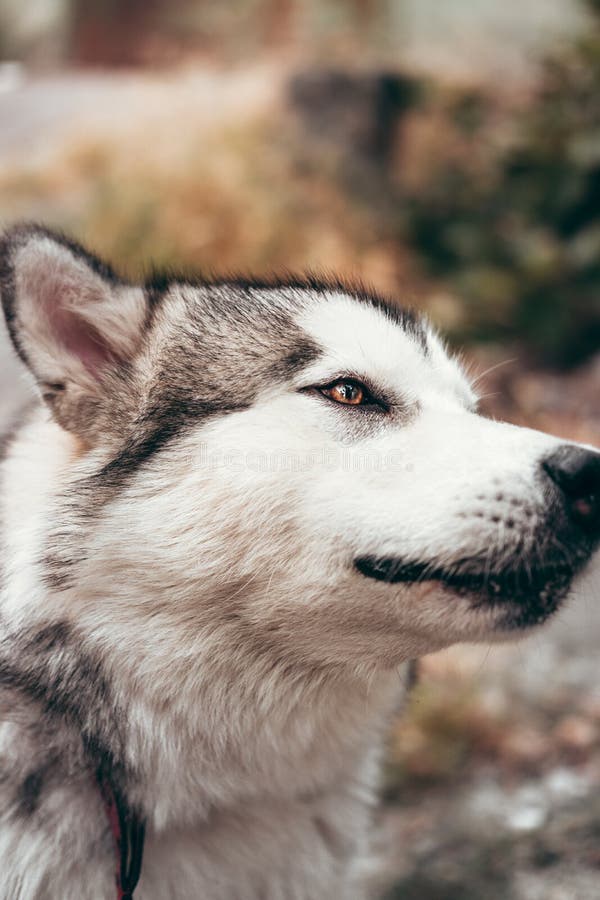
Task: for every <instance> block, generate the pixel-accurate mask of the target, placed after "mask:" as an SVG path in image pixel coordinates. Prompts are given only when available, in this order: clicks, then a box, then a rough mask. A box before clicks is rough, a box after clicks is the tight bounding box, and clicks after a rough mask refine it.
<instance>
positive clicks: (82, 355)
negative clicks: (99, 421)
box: [46, 303, 116, 378]
mask: <svg viewBox="0 0 600 900" xmlns="http://www.w3.org/2000/svg"><path fill="white" fill-rule="evenodd" d="M46 313H47V315H48V318H49V319H50V325H51V328H52V332H53V334H54V336H55V338H56V340H57V341H58V342H59V343H60V344H61V345H62V346H63V347H64V348H65V350H67V351H68V352H69V353H70V354H72V355H73V356H76V357H77V358H78V359H79V360H81V362H82V364H83V365H84V366H85V368H86V369H87V370H88V372H90V374H91V375H93V376H94V377H95V378H98V377H100V376H101V374H102V370H103V369H106V367H107V366H109V365H110V364H111V363H114V362H115V360H116V358H115V355H114V353H112V352H111V349H110V346H109V344H108V343H107V341H106V340H105V339H104V338H103V337H101V335H99V334H98V332H97V331H94V329H93V328H92V327H91V326H90V325H89V324H88V323H87V322H86V321H85V320H84V319H81V318H79V316H77V315H76V314H75V313H73V312H71V311H70V310H67V309H65V308H64V307H62V306H60V305H58V304H55V303H52V304H47V307H46Z"/></svg>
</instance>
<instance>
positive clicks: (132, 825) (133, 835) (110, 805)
mask: <svg viewBox="0 0 600 900" xmlns="http://www.w3.org/2000/svg"><path fill="white" fill-rule="evenodd" d="M97 779H98V787H99V788H100V793H101V795H102V800H103V802H104V809H105V811H106V817H107V819H108V822H109V824H110V830H111V832H112V836H113V841H114V845H115V856H116V873H115V874H116V885H117V900H132V897H133V892H134V890H135V887H136V885H137V883H138V881H139V880H140V872H141V871H142V855H143V852H144V834H145V830H146V826H145V822H144V821H143V819H140V818H139V817H138V816H136V814H135V813H134V812H133V810H131V809H130V808H129V807H128V806H127V803H126V802H125V800H124V798H123V797H122V796H121V794H120V792H119V791H118V790H117V789H116V788H115V785H114V784H113V782H112V781H111V780H110V778H109V777H107V776H106V775H105V774H103V773H101V772H99V773H98V776H97Z"/></svg>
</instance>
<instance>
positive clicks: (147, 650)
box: [0, 227, 597, 900]
mask: <svg viewBox="0 0 600 900" xmlns="http://www.w3.org/2000/svg"><path fill="white" fill-rule="evenodd" d="M0 293H1V297H2V302H3V306H4V309H5V313H6V319H7V323H8V326H9V330H10V333H11V337H12V340H13V343H14V346H15V348H16V350H17V352H18V353H19V355H20V356H21V358H22V359H23V361H24V363H25V364H26V365H27V367H28V368H29V370H30V372H31V373H32V375H33V377H34V379H35V381H36V384H37V386H38V390H39V396H40V400H39V402H38V403H37V404H36V405H35V407H34V408H33V409H32V410H30V411H29V413H28V415H27V418H26V421H25V422H24V423H23V424H22V425H21V427H20V428H19V429H18V430H17V431H16V432H15V433H14V435H13V436H12V438H11V439H10V441H9V442H8V447H7V450H6V455H5V460H4V463H3V466H2V488H1V492H0V502H1V513H0V517H1V521H2V557H1V559H2V567H3V571H2V583H1V595H0V686H1V690H0V871H1V872H2V873H3V874H2V878H1V880H0V898H2V900H58V898H60V900H112V898H113V896H114V882H113V869H114V858H113V856H114V854H113V848H112V844H111V836H110V832H109V829H108V826H107V823H106V819H105V815H104V810H103V808H102V805H101V802H100V797H99V793H98V789H97V786H96V783H95V778H94V775H95V772H97V771H98V770H100V771H102V772H105V773H109V774H110V777H111V778H112V780H113V781H114V783H115V784H116V785H117V786H118V788H119V790H120V791H121V792H122V793H123V795H124V796H125V797H126V798H127V801H128V803H129V805H130V806H131V807H132V808H133V809H135V810H136V811H137V813H138V815H139V816H140V817H143V818H144V819H145V820H146V822H147V842H146V849H145V856H144V866H143V872H142V878H141V881H140V885H139V888H138V890H137V891H136V898H137V897H139V900H165V898H169V900H179V898H180V900H192V898H193V900H196V898H202V900H234V898H239V900H259V898H260V900H323V898H328V897H339V898H344V900H362V898H364V897H365V896H366V887H365V872H366V870H367V859H368V851H369V834H370V831H371V824H370V823H371V811H372V807H373V803H374V798H375V796H376V786H377V771H378V762H379V758H380V755H381V746H382V741H383V737H384V734H385V729H386V725H387V723H388V722H389V720H390V716H391V715H392V713H393V712H394V711H395V710H397V708H398V706H399V703H400V702H401V698H402V693H403V682H404V676H403V669H404V667H405V664H406V662H407V661H408V660H410V659H412V658H414V657H416V656H418V655H421V654H423V653H426V652H430V651H432V650H435V649H438V648H441V647H444V646H447V645H448V644H450V643H453V642H455V641H461V640H491V639H500V638H504V637H507V636H511V635H512V634H514V633H515V632H516V631H521V630H523V629H525V628H529V627H531V626H532V625H534V624H536V623H538V622H540V621H542V620H544V619H545V618H547V617H548V616H549V615H550V614H551V613H552V612H553V611H554V609H555V608H556V607H557V606H558V605H559V603H560V602H561V601H562V599H563V598H564V597H565V596H566V594H567V593H568V591H569V590H570V589H571V584H572V581H573V579H574V578H575V577H576V576H577V575H578V573H579V571H580V570H581V569H582V568H583V567H584V565H585V564H586V563H587V560H588V559H589V557H590V555H591V553H592V551H593V550H594V548H595V546H596V543H597V535H596V529H595V526H594V529H593V533H592V530H590V529H589V528H588V529H586V530H585V533H584V530H583V529H581V528H578V527H576V526H575V525H574V524H573V522H572V517H571V516H570V515H569V510H568V509H566V508H565V502H564V498H563V496H562V494H561V493H560V491H559V490H558V489H557V488H556V486H555V485H554V484H553V483H552V482H551V479H549V478H547V477H546V476H544V475H543V472H542V469H541V464H542V461H543V460H544V459H547V458H548V457H549V455H550V454H552V453H553V452H554V451H555V449H556V448H557V447H559V445H560V442H558V441H557V440H555V439H553V438H551V437H548V436H545V435H542V434H539V433H536V432H532V431H528V430H526V429H521V428H514V427H511V426H508V425H505V424H501V423H497V422H492V421H489V420H485V419H483V418H481V417H480V416H478V415H477V413H476V411H475V405H476V399H475V395H474V392H473V390H472V388H471V387H470V385H469V384H468V382H467V380H466V378H465V376H464V374H463V372H462V371H461V369H460V366H459V365H458V364H457V362H456V361H454V360H452V359H451V358H450V357H449V356H448V355H447V353H446V351H445V349H444V347H443V345H442V344H441V342H440V341H439V339H438V338H437V336H436V335H435V334H434V333H433V332H432V331H431V329H430V328H429V327H428V326H427V325H426V323H424V322H422V321H421V320H420V319H418V318H416V317H414V316H412V315H411V314H409V313H406V312H400V311H399V310H398V309H397V307H394V306H392V305H389V304H387V303H386V302H385V301H383V300H380V299H377V298H373V297H371V296H369V295H365V294H364V293H360V292H359V293H357V292H354V291H351V290H348V289H347V288H344V287H343V286H340V285H334V284H329V285H328V284H319V283H314V282H311V281H306V282H286V283H282V284H276V283H273V284H260V283H253V282H236V281H230V282H221V283H212V284H206V283H201V282H194V281H192V280H189V279H188V280H186V279H162V280H160V281H158V280H154V281H153V282H152V283H149V284H147V285H144V286H134V285H129V284H125V283H124V282H122V281H121V280H120V279H119V278H118V277H117V276H116V275H115V274H114V273H113V272H112V271H111V270H110V269H109V268H108V267H107V266H105V265H104V264H103V263H101V262H99V261H98V260H96V259H95V258H94V257H92V256H90V255H89V254H88V253H87V252H86V251H85V250H83V249H82V248H81V247H79V246H78V245H76V244H74V243H72V242H71V241H69V240H66V239H65V238H63V237H61V236H58V235H55V234H52V233H50V232H47V231H45V230H44V229H40V228H35V227H20V228H16V229H13V230H11V231H9V232H8V233H7V234H6V235H5V236H4V238H3V240H2V242H1V244H0ZM342 377H343V378H350V377H351V378H353V379H356V380H359V381H360V382H361V383H364V385H365V386H366V387H367V388H368V389H369V391H370V392H371V394H372V395H373V396H374V397H375V398H376V401H377V402H375V403H370V404H366V405H365V406H364V407H360V408H350V407H346V406H341V405H336V404H335V403H333V402H332V401H331V400H330V399H328V398H327V397H326V396H325V395H324V394H323V393H322V391H321V390H320V389H321V388H322V386H324V385H328V384H330V383H332V382H334V381H335V380H336V379H338V378H342ZM364 559H367V560H371V563H369V565H371V569H369V568H368V566H367V567H366V568H365V570H364V571H362V570H361V569H360V566H358V567H357V565H358V562H359V561H360V560H364ZM390 559H391V560H392V561H393V565H392V569H393V571H392V576H393V575H394V573H395V574H396V575H397V574H398V572H400V571H402V572H405V573H406V572H408V571H410V565H413V564H415V563H418V564H419V565H420V575H419V577H418V578H417V577H415V578H413V579H411V578H409V577H408V576H407V578H406V579H405V580H404V581H402V582H401V583H390V582H392V581H394V578H393V577H387V574H389V572H390V569H389V565H388V568H387V569H386V570H385V571H384V570H383V569H382V568H381V567H382V565H383V563H381V560H388V561H389V560H390ZM407 565H408V566H409V568H408V569H407V568H406V566H407ZM377 566H379V569H377ZM402 566H404V568H403V569H402ZM428 567H430V569H431V573H432V575H431V577H430V578H428V577H427V572H428ZM378 572H379V573H380V574H381V572H383V576H382V577H379V576H378ZM465 572H468V573H469V578H471V576H473V578H479V579H480V581H481V584H480V586H479V587H477V586H475V585H476V582H475V581H472V582H467V583H466V586H464V587H461V589H456V587H455V586H453V585H452V583H451V579H450V576H451V575H453V576H456V573H465ZM386 573H387V574H386ZM473 573H475V574H474V575H473ZM484 575H485V577H484ZM511 579H512V581H511ZM396 580H399V579H396ZM477 585H479V582H477Z"/></svg>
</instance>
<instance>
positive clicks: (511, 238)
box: [402, 0, 600, 366]
mask: <svg viewBox="0 0 600 900" xmlns="http://www.w3.org/2000/svg"><path fill="white" fill-rule="evenodd" d="M587 5H588V7H589V12H590V16H589V27H588V28H587V30H586V31H585V33H583V34H582V35H581V36H580V37H578V38H577V39H575V40H574V41H572V42H571V44H569V45H567V46H565V47H564V48H562V49H561V50H557V51H556V52H555V53H554V54H553V55H551V56H550V57H549V58H547V59H546V60H545V61H544V62H543V64H542V71H541V78H540V82H539V89H538V90H537V92H536V94H535V96H534V98H533V99H532V101H531V103H530V104H528V106H527V108H526V109H525V110H522V111H521V112H519V113H518V114H517V116H518V118H517V121H516V123H513V125H514V126H515V127H514V128H513V129H511V130H512V131H513V135H514V137H513V139H512V140H511V142H510V146H509V147H508V149H505V150H503V151H502V152H498V154H497V156H496V157H495V158H494V160H493V165H491V166H487V167H484V170H481V171H479V170H477V167H474V166H473V165H472V161H471V160H470V159H469V155H468V154H465V155H463V157H461V158H458V159H457V158H452V159H451V160H450V159H448V160H446V162H445V163H443V164H441V165H440V166H439V167H438V168H437V169H436V170H434V171H432V173H431V177H430V178H429V179H428V181H427V182H426V184H425V186H423V185H421V186H420V187H419V189H418V190H414V191H412V192H411V191H408V196H404V197H403V199H402V204H403V213H402V217H403V223H404V231H405V235H406V239H407V240H408V243H409V245H410V246H411V247H412V248H413V249H414V251H416V254H417V256H418V258H419V260H420V262H421V264H422V265H423V266H424V268H425V270H426V272H428V273H429V274H430V275H432V276H434V277H436V278H439V279H440V280H442V281H445V282H446V283H447V284H449V285H450V287H451V289H452V290H453V292H455V293H457V294H458V295H459V297H460V298H462V299H463V300H464V302H465V304H466V309H465V314H464V315H463V316H461V322H465V323H466V325H463V326H461V333H460V334H458V335H457V337H460V339H461V340H465V339H466V340H469V339H475V340H482V339H484V340H485V339H492V340H498V339H500V340H515V341H523V342H525V344H526V345H527V346H528V348H529V349H530V351H532V352H533V353H534V354H535V355H536V356H537V358H538V359H539V360H541V361H543V362H545V363H549V364H552V365H558V366H568V365H572V364H575V363H577V362H579V361H580V360H582V359H584V358H585V357H587V356H589V355H590V354H592V353H594V352H597V351H598V349H599V348H600V0H588V2H587ZM468 100H469V102H465V103H463V104H459V105H458V106H457V109H456V113H457V115H456V117H455V123H454V124H455V127H457V128H461V127H462V128H463V129H464V128H468V129H469V130H470V136H471V139H472V140H474V141H477V140H478V138H479V139H480V140H481V141H482V142H484V143H485V140H486V131H485V129H486V123H487V121H488V117H486V115H485V103H486V101H485V98H484V97H480V98H479V102H476V100H474V99H473V98H472V97H470V98H468ZM465 113H467V115H466V119H465ZM465 122H466V124H465Z"/></svg>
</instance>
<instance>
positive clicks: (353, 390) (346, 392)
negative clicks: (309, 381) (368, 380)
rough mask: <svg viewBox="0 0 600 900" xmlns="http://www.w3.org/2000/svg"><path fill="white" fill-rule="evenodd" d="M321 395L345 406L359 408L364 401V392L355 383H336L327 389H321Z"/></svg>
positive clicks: (361, 387) (363, 389) (360, 386)
mask: <svg viewBox="0 0 600 900" xmlns="http://www.w3.org/2000/svg"><path fill="white" fill-rule="evenodd" d="M321 393H322V394H324V395H325V396H326V397H328V398H329V399H330V400H334V401H335V402H336V403H343V404H344V405H345V406H360V405H361V404H362V403H364V402H365V400H366V391H365V388H363V386H362V385H360V384H357V382H356V381H336V382H335V384H330V385H329V387H325V388H321Z"/></svg>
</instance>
